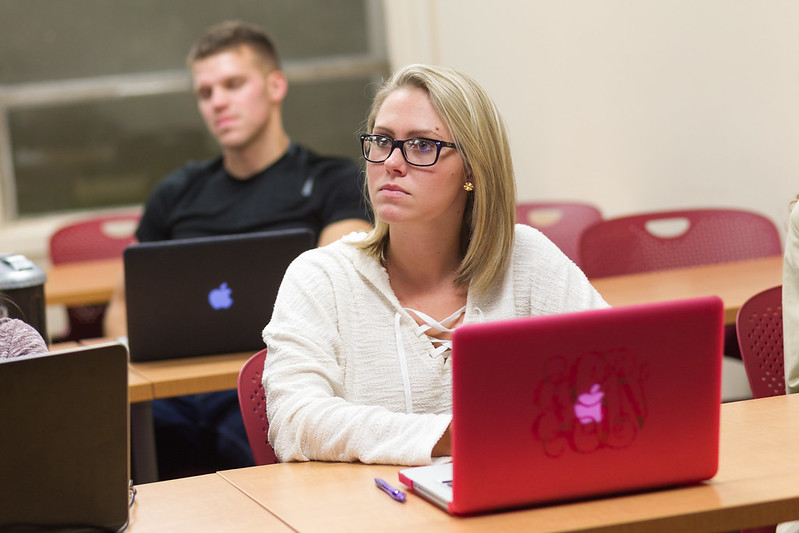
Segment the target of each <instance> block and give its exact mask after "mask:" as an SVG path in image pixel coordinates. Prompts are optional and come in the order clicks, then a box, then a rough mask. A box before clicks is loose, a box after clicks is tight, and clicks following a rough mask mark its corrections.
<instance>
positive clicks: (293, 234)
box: [124, 229, 315, 362]
mask: <svg viewBox="0 0 799 533" xmlns="http://www.w3.org/2000/svg"><path fill="white" fill-rule="evenodd" d="M314 243H315V237H314V235H313V232H311V231H310V230H307V229H296V230H279V231H268V232H258V233H245V234H240V235H227V236H220V237H200V238H194V239H179V240H171V241H160V242H152V243H140V244H135V245H133V246H129V247H128V248H126V249H125V252H124V262H125V291H126V302H127V315H128V316H127V319H128V344H129V348H130V360H131V361H134V362H142V361H153V360H159V359H174V358H181V357H194V356H201V355H212V354H224V353H232V352H246V351H250V352H253V353H255V352H256V351H258V350H260V349H262V348H263V347H264V341H263V338H262V336H261V332H262V331H263V329H264V326H266V324H267V323H268V322H269V319H270V318H271V316H272V308H273V307H274V303H275V298H276V297H277V291H278V289H279V288H280V283H281V281H282V280H283V275H284V274H285V272H286V268H287V267H288V265H289V263H291V261H292V260H294V259H295V258H296V257H297V256H298V255H299V254H301V253H302V252H304V251H305V250H308V249H309V248H311V247H312V246H313V245H314Z"/></svg>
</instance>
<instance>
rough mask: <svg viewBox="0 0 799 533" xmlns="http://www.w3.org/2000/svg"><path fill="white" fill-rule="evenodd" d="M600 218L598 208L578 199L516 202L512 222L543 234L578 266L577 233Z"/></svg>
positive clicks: (578, 238) (578, 242) (600, 214)
mask: <svg viewBox="0 0 799 533" xmlns="http://www.w3.org/2000/svg"><path fill="white" fill-rule="evenodd" d="M600 220H602V213H601V211H600V210H599V209H598V208H596V207H594V206H593V205H590V204H586V203H580V202H526V203H520V204H517V205H516V222H517V223H518V224H527V225H528V226H532V227H534V228H536V229H537V230H539V231H540V232H541V233H543V234H544V235H546V236H547V237H548V238H549V240H551V241H552V242H554V243H555V244H556V245H557V246H558V248H560V249H561V251H563V253H564V254H566V255H567V256H568V257H569V259H571V260H572V261H574V262H575V263H576V264H577V265H578V266H579V265H580V260H579V259H580V251H579V248H580V235H581V234H582V232H583V230H585V228H587V227H588V226H591V225H593V224H595V223H597V222H599V221H600Z"/></svg>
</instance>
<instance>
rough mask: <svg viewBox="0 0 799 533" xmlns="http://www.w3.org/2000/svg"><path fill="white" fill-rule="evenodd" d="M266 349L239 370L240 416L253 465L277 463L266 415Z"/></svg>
mask: <svg viewBox="0 0 799 533" xmlns="http://www.w3.org/2000/svg"><path fill="white" fill-rule="evenodd" d="M265 361H266V348H264V349H263V350H261V351H259V352H258V353H256V354H255V355H253V356H252V357H250V358H249V359H248V360H247V362H246V363H244V366H242V367H241V370H240V371H239V378H238V384H237V389H238V394H239V408H240V409H241V417H242V418H243V419H244V429H245V431H246V432H247V441H248V442H249V443H250V449H251V450H252V455H253V458H254V459H255V464H256V465H271V464H273V463H277V462H278V460H277V456H276V455H275V451H274V450H273V449H272V446H271V445H270V444H269V439H268V434H269V420H267V418H266V394H265V392H264V386H263V383H262V381H261V380H262V377H263V373H264V362H265Z"/></svg>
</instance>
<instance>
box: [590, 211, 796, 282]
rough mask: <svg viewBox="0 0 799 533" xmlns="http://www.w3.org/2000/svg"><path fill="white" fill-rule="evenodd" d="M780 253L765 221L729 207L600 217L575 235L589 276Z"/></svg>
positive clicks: (772, 230) (775, 235)
mask: <svg viewBox="0 0 799 533" xmlns="http://www.w3.org/2000/svg"><path fill="white" fill-rule="evenodd" d="M664 230H665V231H664ZM781 254H782V246H781V244H780V236H779V232H778V231H777V227H776V226H775V225H774V223H773V222H772V221H771V220H769V219H768V218H766V217H764V216H762V215H759V214H757V213H752V212H750V211H742V210H735V209H693V210H683V211H660V212H652V213H646V214H639V215H633V216H626V217H619V218H612V219H606V220H603V221H601V222H598V223H596V224H594V225H593V226H591V227H589V228H587V229H586V230H585V231H584V232H583V234H582V236H581V238H580V261H581V266H582V269H583V271H584V272H585V274H586V275H587V276H588V277H589V278H601V277H605V276H619V275H623V274H633V273H637V272H650V271H653V270H668V269H673V268H681V267H688V266H697V265H707V264H713V263H725V262H729V261H740V260H744V259H755V258H758V257H767V256H772V255H781Z"/></svg>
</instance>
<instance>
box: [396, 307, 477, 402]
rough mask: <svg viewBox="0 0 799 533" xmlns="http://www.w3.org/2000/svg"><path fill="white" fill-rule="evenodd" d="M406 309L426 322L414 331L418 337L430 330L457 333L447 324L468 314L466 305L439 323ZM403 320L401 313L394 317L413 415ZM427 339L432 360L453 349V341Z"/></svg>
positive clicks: (408, 399) (404, 389) (406, 395)
mask: <svg viewBox="0 0 799 533" xmlns="http://www.w3.org/2000/svg"><path fill="white" fill-rule="evenodd" d="M404 309H405V311H407V312H408V313H413V314H414V315H416V316H418V317H419V318H420V319H421V320H422V321H423V322H424V324H422V325H421V326H417V328H416V330H415V331H414V333H416V335H422V334H423V333H425V332H427V331H428V330H430V329H433V330H436V331H442V332H447V333H452V332H453V331H455V328H448V327H447V326H446V325H445V324H449V323H451V322H454V321H455V320H456V319H457V318H458V317H460V316H461V315H462V314H463V313H464V312H466V306H465V305H464V306H463V307H461V308H460V309H458V310H457V311H455V312H454V313H452V314H451V315H450V316H448V317H447V318H445V319H444V320H442V321H441V322H439V321H437V320H435V319H434V318H431V317H430V316H428V315H426V314H424V313H422V312H421V311H416V310H414V309H410V308H404ZM475 310H476V311H477V313H478V314H479V317H480V321H481V322H482V320H483V312H482V311H481V310H480V309H478V308H475ZM401 319H402V314H401V313H400V312H397V313H396V314H395V315H394V335H395V342H396V344H397V357H398V358H399V365H400V373H401V374H402V388H403V392H404V393H405V412H406V413H412V412H413V396H412V393H411V378H410V375H409V373H408V358H407V357H406V356H405V345H404V344H403V342H402V328H401V327H400V320H401ZM427 338H428V339H429V340H430V342H431V343H433V345H434V348H433V350H432V352H431V353H430V357H431V358H434V357H438V356H439V355H441V354H443V353H444V352H446V351H447V350H451V349H452V341H451V340H449V339H437V338H435V337H431V336H430V335H427ZM436 345H437V346H436ZM445 360H446V358H445Z"/></svg>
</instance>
